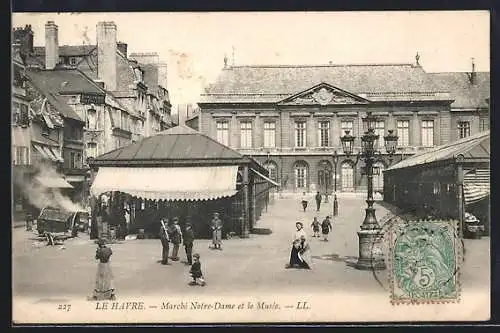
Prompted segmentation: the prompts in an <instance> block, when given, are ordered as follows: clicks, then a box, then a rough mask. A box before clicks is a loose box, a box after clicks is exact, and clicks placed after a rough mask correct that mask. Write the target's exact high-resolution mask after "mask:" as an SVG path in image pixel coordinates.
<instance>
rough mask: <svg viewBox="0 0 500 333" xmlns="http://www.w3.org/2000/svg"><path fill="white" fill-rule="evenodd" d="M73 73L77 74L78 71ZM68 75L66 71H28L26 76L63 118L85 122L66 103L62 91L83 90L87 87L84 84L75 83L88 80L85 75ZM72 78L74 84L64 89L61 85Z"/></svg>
mask: <svg viewBox="0 0 500 333" xmlns="http://www.w3.org/2000/svg"><path fill="white" fill-rule="evenodd" d="M71 71H72V72H75V71H76V70H71ZM76 72H77V71H76ZM61 73H63V74H61ZM67 74H68V73H66V70H64V71H61V70H38V69H28V70H27V71H26V76H27V77H28V78H29V81H30V82H31V84H32V85H33V86H34V87H35V88H36V89H37V90H38V91H39V92H40V93H41V94H42V95H43V96H44V97H45V98H47V101H48V102H49V103H50V105H52V106H53V107H54V108H55V109H56V110H57V111H58V112H59V113H60V114H61V116H63V117H64V118H69V119H73V120H76V121H80V122H83V120H82V118H80V116H79V115H78V114H77V113H76V112H75V111H74V110H73V109H72V108H71V107H70V106H69V105H68V104H67V103H66V101H65V99H64V97H63V96H62V93H61V90H62V91H65V90H68V88H67V86H70V87H72V88H71V89H77V88H81V87H83V86H85V84H84V83H82V82H73V81H83V80H87V79H85V78H84V76H83V75H82V76H78V74H76V73H73V75H67ZM80 74H81V73H80ZM70 77H71V78H72V79H73V80H72V83H71V84H70V83H68V84H67V85H66V87H62V85H61V83H62V82H68V81H67V80H68V79H69V78H70ZM58 83H59V85H58Z"/></svg>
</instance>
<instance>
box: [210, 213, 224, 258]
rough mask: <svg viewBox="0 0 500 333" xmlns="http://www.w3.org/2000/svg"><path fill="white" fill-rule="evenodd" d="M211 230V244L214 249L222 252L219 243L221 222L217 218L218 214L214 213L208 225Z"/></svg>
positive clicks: (220, 239)
mask: <svg viewBox="0 0 500 333" xmlns="http://www.w3.org/2000/svg"><path fill="white" fill-rule="evenodd" d="M210 225H211V228H212V243H213V245H214V249H219V250H222V248H221V241H222V221H221V219H220V218H219V213H217V212H215V213H214V217H213V219H212V221H211V223H210Z"/></svg>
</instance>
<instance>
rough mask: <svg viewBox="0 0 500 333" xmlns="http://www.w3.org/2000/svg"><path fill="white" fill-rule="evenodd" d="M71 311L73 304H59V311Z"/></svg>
mask: <svg viewBox="0 0 500 333" xmlns="http://www.w3.org/2000/svg"><path fill="white" fill-rule="evenodd" d="M70 309H71V304H59V305H58V306H57V310H59V311H66V312H69V310H70Z"/></svg>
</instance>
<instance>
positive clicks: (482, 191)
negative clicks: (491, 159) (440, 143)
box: [464, 169, 490, 205]
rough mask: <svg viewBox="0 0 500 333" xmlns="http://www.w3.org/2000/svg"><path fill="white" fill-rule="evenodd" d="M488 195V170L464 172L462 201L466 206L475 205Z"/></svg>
mask: <svg viewBox="0 0 500 333" xmlns="http://www.w3.org/2000/svg"><path fill="white" fill-rule="evenodd" d="M489 195H490V169H472V170H465V175H464V200H465V204H466V205H470V204H473V203H476V202H478V201H480V200H482V199H484V198H486V197H488V196H489Z"/></svg>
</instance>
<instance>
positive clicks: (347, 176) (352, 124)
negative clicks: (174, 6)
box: [187, 57, 489, 193]
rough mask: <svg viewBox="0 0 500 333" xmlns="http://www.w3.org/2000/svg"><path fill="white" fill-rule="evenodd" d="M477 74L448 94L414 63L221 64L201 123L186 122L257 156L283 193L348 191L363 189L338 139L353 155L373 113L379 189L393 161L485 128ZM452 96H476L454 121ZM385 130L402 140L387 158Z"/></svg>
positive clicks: (357, 164) (356, 164)
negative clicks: (348, 142) (348, 137)
mask: <svg viewBox="0 0 500 333" xmlns="http://www.w3.org/2000/svg"><path fill="white" fill-rule="evenodd" d="M477 74H479V73H475V72H474V71H473V72H472V73H460V74H458V76H460V75H461V76H460V77H461V78H463V79H464V80H465V81H463V80H462V81H463V82H462V81H460V85H461V86H460V89H453V87H454V86H455V85H456V83H453V82H446V83H443V82H442V81H443V80H445V78H444V79H443V80H441V82H438V83H437V82H436V80H435V76H433V75H431V74H429V73H427V72H425V70H424V69H423V68H422V66H421V65H420V64H419V63H418V57H417V63H416V64H366V65H362V64H356V65H337V64H329V65H305V66H297V65H290V66H289V65H286V66H228V65H227V61H225V66H224V68H223V70H222V72H221V74H220V75H219V77H218V78H217V80H216V81H215V83H213V84H211V85H209V86H207V87H206V89H205V91H204V92H203V94H202V95H201V98H200V101H199V103H198V106H199V108H200V112H199V115H198V116H197V117H196V119H191V120H190V121H187V124H188V125H191V126H193V127H195V128H196V129H198V130H199V131H201V132H202V133H205V134H207V135H209V136H210V137H212V138H214V139H217V140H218V141H219V142H221V143H223V144H225V145H227V146H229V147H231V148H234V149H236V150H238V151H239V152H241V153H242V154H247V155H252V156H253V157H255V158H256V159H257V160H258V161H260V162H261V163H262V164H264V165H265V166H266V167H267V168H268V169H269V171H270V175H271V177H272V178H274V179H275V180H277V181H278V182H280V183H281V184H282V190H284V191H293V192H302V191H306V192H313V191H321V192H325V191H326V192H328V193H332V192H333V191H334V190H335V187H336V190H337V191H338V192H340V191H342V192H354V191H364V190H366V176H365V175H364V174H363V172H362V167H363V162H362V161H357V159H356V156H354V157H353V156H345V155H344V154H343V151H342V147H341V141H340V136H341V135H343V134H344V133H345V131H346V130H349V131H350V133H351V134H352V135H354V136H355V137H356V139H355V152H358V151H360V148H361V136H362V135H363V133H364V131H365V130H366V124H365V123H364V121H363V118H364V117H365V116H366V113H367V112H368V111H371V112H372V114H373V115H375V116H377V118H378V121H377V122H376V126H375V127H376V128H375V131H376V133H377V134H379V135H380V139H379V142H378V146H379V147H380V150H381V155H380V156H379V158H378V160H377V163H376V170H375V173H376V175H375V176H374V188H375V190H381V189H382V188H383V176H382V171H383V170H384V169H385V168H386V167H388V165H389V164H390V163H395V162H397V161H399V160H401V159H403V158H405V157H407V156H410V155H413V154H415V153H416V152H419V151H422V150H425V149H428V148H431V147H433V146H437V145H440V144H444V143H447V142H450V141H451V140H456V139H457V138H459V137H461V136H464V135H465V136H466V135H471V134H473V133H476V132H478V131H480V130H484V129H485V128H483V127H484V122H483V121H479V114H480V113H481V114H482V115H483V116H482V118H481V119H483V118H484V112H487V109H488V102H487V101H486V100H485V98H483V97H484V96H485V95H487V96H489V73H481V75H480V77H481V80H477V77H478V75H477ZM486 78H487V79H486ZM475 81H476V82H475ZM478 92H481V93H478ZM456 94H461V95H467V94H469V95H473V96H476V97H475V98H462V97H460V104H461V106H463V104H467V103H469V104H475V105H468V106H467V107H465V108H464V107H461V108H460V109H459V110H458V111H457V112H461V113H462V114H461V116H460V117H456V116H454V115H453V112H455V111H454V110H453V108H452V105H453V103H454V102H455V100H456V99H457V96H456ZM478 96H479V97H478ZM469 97H470V96H469ZM476 104H477V105H476ZM485 110H486V111H485ZM464 113H467V115H466V116H465V115H464ZM476 118H477V119H476ZM464 122H468V123H467V124H465V123H464ZM193 124H195V125H193ZM459 126H460V127H459ZM464 126H465V127H466V129H464ZM481 126H483V127H481ZM388 130H394V133H395V134H397V135H398V137H399V139H398V149H397V154H396V156H393V157H392V158H391V159H390V158H389V157H388V156H387V154H386V153H385V150H384V149H383V146H384V142H383V136H384V135H386V134H387V133H388ZM335 154H336V156H335Z"/></svg>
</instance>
